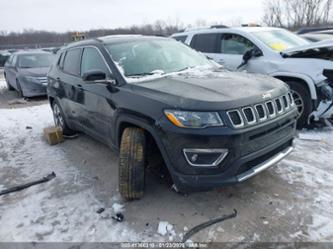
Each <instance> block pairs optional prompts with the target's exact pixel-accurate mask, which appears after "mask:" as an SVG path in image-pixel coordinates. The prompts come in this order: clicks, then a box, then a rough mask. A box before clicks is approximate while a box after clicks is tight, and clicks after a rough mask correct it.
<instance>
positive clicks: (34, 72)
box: [19, 67, 50, 76]
mask: <svg viewBox="0 0 333 249" xmlns="http://www.w3.org/2000/svg"><path fill="white" fill-rule="evenodd" d="M49 69H50V68H49V67H36V68H19V71H20V73H21V74H23V75H27V76H46V75H47V73H48V71H49Z"/></svg>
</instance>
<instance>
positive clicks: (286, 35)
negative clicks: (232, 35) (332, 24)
mask: <svg viewBox="0 0 333 249" xmlns="http://www.w3.org/2000/svg"><path fill="white" fill-rule="evenodd" d="M253 34H254V35H255V36H256V37H257V38H258V39H259V40H261V41H262V42H263V43H265V44H266V45H268V46H269V47H270V48H271V49H273V50H275V51H278V52H282V51H284V50H286V49H288V48H294V47H298V46H302V45H307V44H309V43H310V42H308V41H307V40H305V39H303V38H302V37H300V36H298V35H295V34H294V33H292V32H290V31H287V30H268V31H259V32H253Z"/></svg>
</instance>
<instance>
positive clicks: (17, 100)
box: [8, 99, 28, 105]
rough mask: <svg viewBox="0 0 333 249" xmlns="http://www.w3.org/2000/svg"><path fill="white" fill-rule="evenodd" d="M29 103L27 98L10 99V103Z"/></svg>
mask: <svg viewBox="0 0 333 249" xmlns="http://www.w3.org/2000/svg"><path fill="white" fill-rule="evenodd" d="M27 103H28V102H27V101H26V100H25V99H12V100H9V101H8V105H25V104H27Z"/></svg>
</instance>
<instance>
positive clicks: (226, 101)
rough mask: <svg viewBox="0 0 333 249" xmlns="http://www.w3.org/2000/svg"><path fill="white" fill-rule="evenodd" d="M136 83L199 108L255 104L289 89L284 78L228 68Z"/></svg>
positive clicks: (169, 100) (180, 103)
mask: <svg viewBox="0 0 333 249" xmlns="http://www.w3.org/2000/svg"><path fill="white" fill-rule="evenodd" d="M133 87H134V88H136V89H135V90H136V91H137V92H140V93H142V94H145V95H146V96H147V97H152V98H155V99H157V100H159V101H162V102H164V103H167V104H170V105H173V107H178V108H188V109H196V110H202V109H219V110H221V109H230V108H237V107H241V106H246V105H252V104H256V103H259V102H262V101H264V100H267V99H269V98H274V97H276V96H280V95H282V94H285V93H286V92H287V90H288V87H287V86H286V84H284V83H283V82H282V81H280V80H277V79H274V78H272V77H269V76H264V75H256V74H248V73H243V72H242V73H233V72H227V71H204V72H200V73H199V74H198V73H191V72H188V73H183V74H175V75H169V76H167V77H163V78H159V79H154V80H150V81H145V82H140V83H137V84H134V85H133Z"/></svg>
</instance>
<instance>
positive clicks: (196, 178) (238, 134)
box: [160, 115, 296, 192]
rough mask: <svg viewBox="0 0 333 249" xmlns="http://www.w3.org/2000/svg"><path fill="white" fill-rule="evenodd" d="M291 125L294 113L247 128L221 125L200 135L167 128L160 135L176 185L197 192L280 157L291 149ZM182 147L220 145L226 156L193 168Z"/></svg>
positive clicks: (242, 177)
mask: <svg viewBox="0 0 333 249" xmlns="http://www.w3.org/2000/svg"><path fill="white" fill-rule="evenodd" d="M295 124H296V118H295V115H287V116H285V117H283V118H281V119H280V120H278V121H275V122H272V123H270V124H265V125H262V126H258V127H253V128H252V129H249V130H243V131H240V130H238V131H236V130H233V129H227V128H225V127H224V128H217V129H215V128H213V129H207V130H206V131H202V132H201V133H200V134H175V133H172V132H170V131H168V132H165V133H163V134H160V138H161V140H162V144H163V149H164V150H163V151H164V158H167V160H166V163H167V166H168V168H169V171H170V173H171V175H172V178H173V181H174V183H175V185H176V187H177V188H178V189H179V190H180V191H184V192H190V191H201V190H209V189H212V188H215V187H221V186H226V185H231V184H236V183H239V182H243V181H245V180H247V179H248V178H250V177H252V176H254V175H256V174H258V173H260V172H262V171H263V170H265V169H267V168H269V167H271V166H273V165H274V164H276V163H277V162H279V161H280V160H282V159H283V158H284V157H285V156H287V155H288V154H289V153H290V152H291V151H292V144H293V139H294V136H295ZM209 130H210V131H209ZM184 148H199V149H222V148H223V149H227V150H228V155H227V156H226V158H225V159H224V160H223V161H222V162H221V163H220V164H219V165H217V166H215V167H193V166H191V165H190V164H189V163H188V161H187V160H186V158H185V156H184V153H183V149H184ZM162 154H163V153H162Z"/></svg>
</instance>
